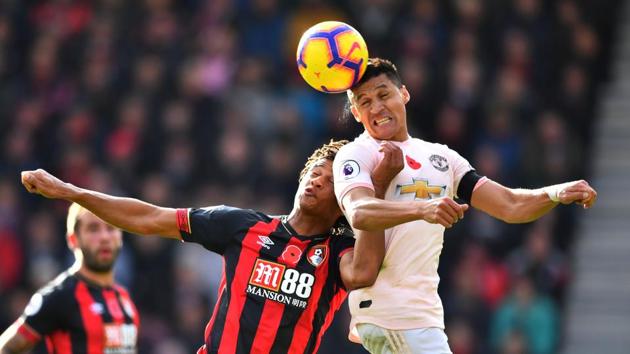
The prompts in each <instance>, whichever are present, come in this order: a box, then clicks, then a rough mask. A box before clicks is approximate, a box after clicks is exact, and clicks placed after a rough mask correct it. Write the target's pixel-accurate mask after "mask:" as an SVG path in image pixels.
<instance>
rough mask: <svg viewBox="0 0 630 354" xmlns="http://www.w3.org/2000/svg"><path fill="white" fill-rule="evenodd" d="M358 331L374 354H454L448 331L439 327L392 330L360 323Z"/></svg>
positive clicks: (365, 344)
mask: <svg viewBox="0 0 630 354" xmlns="http://www.w3.org/2000/svg"><path fill="white" fill-rule="evenodd" d="M357 331H358V332H359V336H360V337H361V343H362V344H363V347H364V348H365V349H367V351H369V352H370V353H372V354H452V352H451V349H450V348H449V346H448V338H447V337H446V333H444V330H443V329H441V328H437V327H432V328H419V329H407V330H391V329H385V328H381V327H379V326H375V325H373V324H369V323H359V324H357Z"/></svg>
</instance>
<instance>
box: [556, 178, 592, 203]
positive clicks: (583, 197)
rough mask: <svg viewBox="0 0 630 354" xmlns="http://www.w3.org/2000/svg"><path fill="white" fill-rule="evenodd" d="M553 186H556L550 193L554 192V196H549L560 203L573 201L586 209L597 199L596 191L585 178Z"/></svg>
mask: <svg viewBox="0 0 630 354" xmlns="http://www.w3.org/2000/svg"><path fill="white" fill-rule="evenodd" d="M554 187H557V189H556V190H555V191H552V193H553V192H555V193H556V195H555V198H553V196H550V197H552V200H554V199H557V201H558V202H560V203H562V204H571V203H575V204H579V205H581V206H582V207H584V209H588V208H590V207H592V206H593V204H595V201H596V200H597V192H596V191H595V189H593V187H591V186H590V185H589V184H588V182H586V181H585V180H579V181H573V182H568V183H564V184H560V185H557V186H554Z"/></svg>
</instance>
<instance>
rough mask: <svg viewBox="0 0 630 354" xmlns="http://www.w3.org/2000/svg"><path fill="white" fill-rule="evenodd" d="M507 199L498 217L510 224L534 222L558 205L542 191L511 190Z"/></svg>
mask: <svg viewBox="0 0 630 354" xmlns="http://www.w3.org/2000/svg"><path fill="white" fill-rule="evenodd" d="M509 198H510V200H509V202H508V203H506V208H503V209H502V210H501V213H500V214H499V215H498V217H499V219H501V220H503V221H505V222H507V223H511V224H520V223H527V222H531V221H534V220H536V219H538V218H540V217H541V216H543V215H545V214H547V213H548V212H549V211H550V210H551V209H553V208H554V207H555V206H556V205H558V203H556V202H554V201H552V200H551V199H550V198H549V196H548V195H547V193H545V191H544V190H543V189H533V190H530V189H511V190H510V197H509Z"/></svg>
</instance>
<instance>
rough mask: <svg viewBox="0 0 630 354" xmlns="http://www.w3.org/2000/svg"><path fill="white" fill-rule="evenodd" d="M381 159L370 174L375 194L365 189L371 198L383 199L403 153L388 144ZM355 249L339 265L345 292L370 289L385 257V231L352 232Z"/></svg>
mask: <svg viewBox="0 0 630 354" xmlns="http://www.w3.org/2000/svg"><path fill="white" fill-rule="evenodd" d="M381 152H383V159H382V160H381V162H380V163H379V164H378V165H377V166H376V168H375V169H374V171H373V172H372V174H371V177H372V184H373V185H374V191H372V190H369V189H366V192H367V193H369V196H370V197H376V198H379V199H382V198H384V197H385V191H387V187H389V184H390V183H391V181H392V179H394V177H395V176H396V175H397V174H398V173H399V172H400V171H401V170H402V169H403V167H404V165H403V163H404V162H403V155H402V150H400V148H398V147H397V146H396V145H394V144H391V143H388V144H387V145H382V146H381ZM354 233H355V240H356V242H355V244H354V250H353V251H352V252H349V253H347V254H345V255H344V256H343V257H342V259H341V262H340V271H341V277H342V280H343V282H344V285H345V286H346V289H348V290H353V289H358V288H363V287H366V286H371V285H372V284H374V282H375V281H376V277H377V276H378V272H379V270H380V268H381V264H382V263H383V258H385V232H384V231H383V230H378V231H364V230H359V229H354Z"/></svg>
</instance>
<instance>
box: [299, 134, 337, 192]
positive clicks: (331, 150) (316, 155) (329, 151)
mask: <svg viewBox="0 0 630 354" xmlns="http://www.w3.org/2000/svg"><path fill="white" fill-rule="evenodd" d="M347 143H348V140H337V141H335V140H333V139H330V142H329V143H328V144H324V145H322V146H321V147H320V148H319V149H317V150H315V152H313V154H312V155H311V156H310V157H309V158H308V160H306V163H305V164H304V168H303V169H302V172H300V182H302V178H304V176H305V175H306V172H308V170H309V169H310V168H311V166H312V165H313V164H314V163H315V162H317V161H319V160H321V159H326V160H330V161H333V160H334V159H335V155H337V152H339V149H341V147H342V146H344V145H346V144H347Z"/></svg>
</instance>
